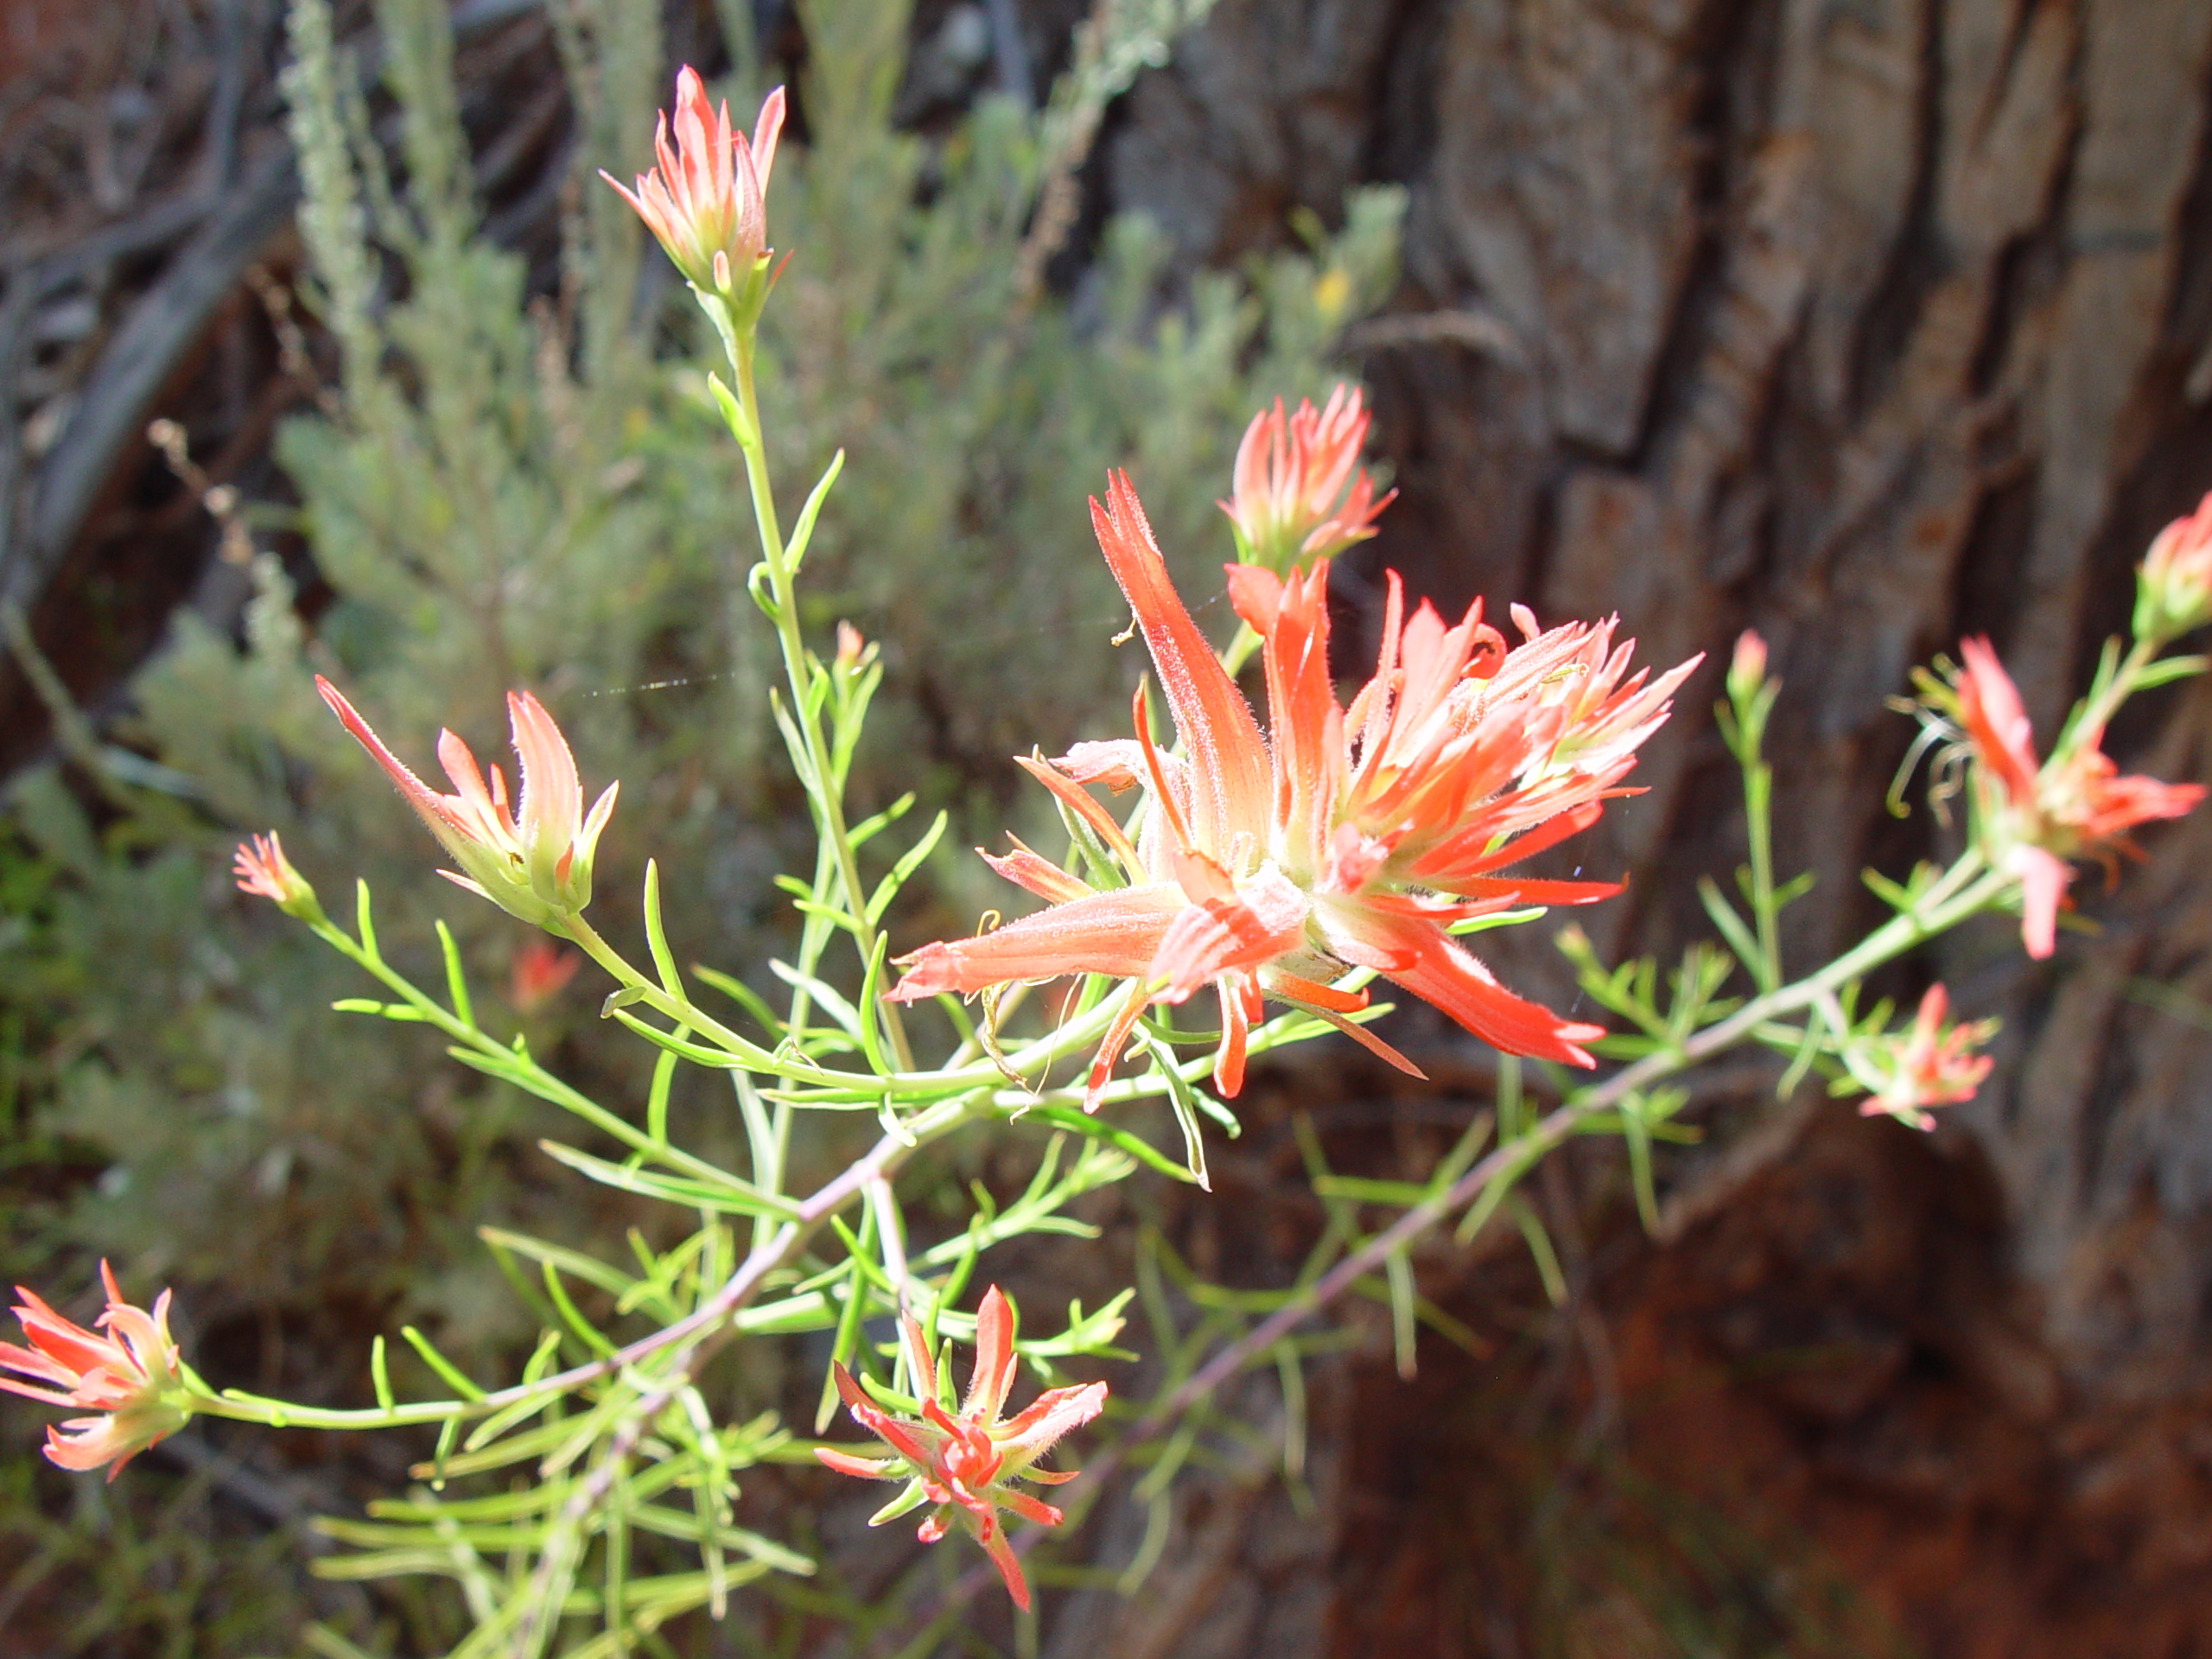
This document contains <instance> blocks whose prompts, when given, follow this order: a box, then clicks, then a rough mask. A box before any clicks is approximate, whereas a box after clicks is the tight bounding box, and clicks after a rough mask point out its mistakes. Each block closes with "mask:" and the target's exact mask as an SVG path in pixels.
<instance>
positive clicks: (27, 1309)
mask: <svg viewBox="0 0 2212 1659" xmlns="http://www.w3.org/2000/svg"><path fill="white" fill-rule="evenodd" d="M100 1282H101V1283H102V1284H103V1285H104V1286H105V1287H106V1289H107V1310H106V1311H105V1313H102V1314H101V1315H100V1316H99V1319H95V1320H94V1321H93V1323H94V1324H95V1325H99V1326H101V1327H103V1328H104V1330H105V1335H103V1334H102V1333H101V1332H99V1331H87V1330H86V1329H85V1327H84V1326H83V1325H76V1324H73V1323H72V1322H71V1321H70V1320H67V1319H63V1318H62V1317H61V1315H60V1314H59V1313H55V1312H54V1310H53V1309H52V1308H50V1307H48V1306H47V1305H46V1303H45V1302H44V1301H42V1300H40V1299H39V1297H38V1295H37V1294H35V1292H32V1291H29V1290H25V1289H24V1288H23V1287H22V1286H21V1285H18V1286H16V1295H18V1296H20V1297H21V1298H22V1302H21V1303H20V1304H19V1305H18V1306H16V1319H18V1320H20V1321H21V1322H22V1327H23V1337H24V1339H25V1340H26V1341H28V1342H29V1344H30V1346H29V1348H18V1347H16V1346H15V1345H14V1344H12V1343H5V1342H0V1371H13V1372H15V1373H16V1376H13V1377H10V1376H0V1389H7V1390H8V1391H9V1392H10V1394H20V1395H26V1396H28V1397H29V1398H30V1399H33V1400H42V1401H44V1402H47V1403H48V1405H54V1406H76V1407H80V1408H86V1409H88V1410H91V1411H94V1412H97V1413H99V1415H98V1416H94V1417H73V1418H70V1419H69V1420H68V1421H65V1422H64V1423H62V1425H61V1426H60V1427H59V1428H51V1427H50V1428H48V1430H47V1431H46V1455H47V1456H48V1458H50V1459H53V1460H54V1462H55V1463H57V1464H59V1465H61V1467H63V1468H64V1469H76V1470H84V1469H97V1468H99V1466H100V1465H102V1464H105V1465H107V1478H109V1479H110V1480H113V1479H114V1478H116V1476H117V1475H118V1474H119V1473H120V1472H121V1471H122V1469H123V1465H124V1464H126V1463H128V1462H130V1459H133V1458H135V1457H136V1456H137V1455H138V1453H140V1452H143V1451H144V1450H145V1449H146V1448H147V1447H148V1446H151V1445H153V1444H154V1443H155V1442H156V1440H162V1439H164V1438H166V1437H167V1436H168V1435H171V1434H174V1433H176V1431H177V1430H178V1429H180V1428H182V1427H184V1426H185V1424H186V1423H187V1422H188V1421H191V1418H192V1408H191V1406H190V1404H189V1401H190V1399H191V1394H190V1390H189V1389H188V1388H187V1387H186V1385H185V1382H184V1375H183V1362H182V1361H181V1359H179V1357H178V1356H177V1347H176V1343H175V1341H174V1340H173V1339H172V1338H170V1336H169V1293H168V1292H167V1291H166V1290H165V1291H163V1292H162V1294H161V1295H160V1296H158V1297H157V1298H156V1299H155V1302H154V1311H153V1312H152V1313H148V1312H147V1311H146V1310H145V1309H144V1308H143V1307H134V1306H131V1305H130V1303H129V1302H126V1301H124V1300H123V1292H122V1290H121V1289H120V1288H118V1286H117V1284H116V1282H115V1274H113V1273H112V1272H111V1270H110V1269H109V1268H108V1265H107V1263H106V1262H101V1263H100ZM18 1377H28V1378H29V1379H30V1381H29V1382H19V1381H17V1380H16V1378H18ZM64 1431H67V1432H66V1433H65V1432H64Z"/></svg>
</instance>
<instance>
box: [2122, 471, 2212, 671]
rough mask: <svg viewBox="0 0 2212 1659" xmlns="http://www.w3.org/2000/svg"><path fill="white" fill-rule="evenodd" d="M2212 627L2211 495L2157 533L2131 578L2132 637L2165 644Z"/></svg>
mask: <svg viewBox="0 0 2212 1659" xmlns="http://www.w3.org/2000/svg"><path fill="white" fill-rule="evenodd" d="M2206 622H2212V493H2208V494H2207V495H2206V496H2205V498H2204V499H2203V500H2202V501H2200V502H2199V503H2197V506H2196V512H2192V513H2190V514H2188V515H2187V516H2186V517H2183V518H2177V519H2175V520H2174V521H2173V523H2171V524H2168V525H2167V526H2166V527H2165V528H2164V530H2162V531H2159V532H2158V539H2157V540H2155V541H2153V542H2152V543H2151V550H2150V552H2149V553H2147V554H2145V556H2144V559H2143V567H2142V569H2140V570H2139V572H2138V573H2137V575H2136V582H2135V618H2134V632H2135V637H2136V638H2137V639H2150V640H2158V641H2163V640H2167V639H2175V638H2177V637H2178V636H2179V635H2182V634H2184V633H2187V632H2189V631H2190V629H2191V628H2195V627H2200V626H2202V625H2203V624H2205V623H2206Z"/></svg>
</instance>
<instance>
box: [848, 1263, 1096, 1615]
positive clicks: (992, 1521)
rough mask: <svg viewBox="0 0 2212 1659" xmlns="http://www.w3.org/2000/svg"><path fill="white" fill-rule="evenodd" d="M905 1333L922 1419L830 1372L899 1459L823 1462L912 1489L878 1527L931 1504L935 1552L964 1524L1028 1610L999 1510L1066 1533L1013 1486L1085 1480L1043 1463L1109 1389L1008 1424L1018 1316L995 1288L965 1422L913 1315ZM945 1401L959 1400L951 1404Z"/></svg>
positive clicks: (983, 1312) (1038, 1404) (1071, 1394)
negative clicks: (942, 1392) (941, 1389)
mask: <svg viewBox="0 0 2212 1659" xmlns="http://www.w3.org/2000/svg"><path fill="white" fill-rule="evenodd" d="M899 1337H900V1340H901V1342H902V1344H904V1346H905V1349H906V1368H907V1370H908V1371H909V1372H910V1373H912V1376H913V1379H914V1390H915V1394H916V1395H917V1397H918V1401H919V1403H920V1407H921V1416H920V1418H919V1419H918V1420H917V1419H914V1418H912V1417H895V1416H893V1415H892V1414H891V1413H889V1412H887V1411H886V1410H885V1409H884V1408H882V1407H880V1406H879V1405H877V1404H876V1403H875V1402H874V1401H873V1400H871V1399H869V1398H868V1395H867V1393H866V1392H865V1391H864V1390H863V1389H861V1385H860V1384H859V1383H855V1381H854V1380H853V1377H852V1373H850V1372H849V1371H848V1370H846V1369H845V1368H844V1367H843V1366H842V1365H838V1364H836V1363H832V1365H831V1367H830V1370H832V1372H833V1373H834V1374H835V1375H836V1383H837V1393H838V1395H839V1396H840V1397H841V1398H842V1400H843V1401H844V1402H845V1409H846V1410H848V1411H849V1412H850V1413H851V1414H852V1416H853V1421H855V1422H856V1423H858V1424H859V1425H860V1426H861V1427H862V1428H865V1429H867V1430H868V1433H871V1434H874V1435H875V1436H876V1437H877V1438H878V1439H880V1440H882V1441H883V1442H884V1444H885V1445H887V1446H889V1447H890V1448H891V1450H892V1452H893V1453H894V1455H893V1456H892V1457H888V1458H856V1457H855V1456H853V1455H852V1454H851V1453H850V1452H840V1451H837V1450H836V1448H834V1447H831V1446H817V1447H816V1448H815V1452H814V1455H815V1456H816V1457H817V1458H819V1459H821V1460H822V1461H823V1463H825V1464H827V1465H829V1467H830V1468H832V1469H835V1470H836V1471H837V1472H838V1473H839V1474H843V1475H858V1476H860V1477H861V1478H864V1479H868V1480H904V1481H905V1482H906V1491H904V1492H902V1493H900V1494H899V1497H895V1498H893V1500H892V1501H891V1502H890V1503H887V1504H886V1505H885V1506H884V1507H883V1508H882V1509H880V1510H878V1511H877V1512H876V1513H875V1515H874V1516H872V1517H870V1519H869V1521H868V1524H869V1525H870V1526H872V1527H873V1526H880V1525H882V1524H883V1522H887V1521H894V1520H896V1519H898V1517H899V1516H902V1515H906V1514H908V1513H910V1512H912V1510H918V1509H919V1508H921V1507H922V1505H924V1504H925V1503H927V1504H931V1505H934V1506H935V1507H934V1508H933V1509H932V1510H931V1512H930V1515H929V1516H928V1518H927V1519H925V1521H924V1522H922V1524H921V1527H920V1529H918V1531H917V1533H916V1534H915V1535H916V1536H917V1537H918V1538H919V1539H920V1540H921V1541H923V1542H924V1543H925V1544H933V1543H935V1542H937V1541H938V1539H940V1538H942V1537H944V1535H945V1533H946V1531H947V1530H948V1529H949V1528H950V1522H952V1521H953V1520H955V1519H957V1520H958V1521H959V1522H960V1523H961V1525H962V1526H963V1527H965V1528H966V1529H967V1530H968V1532H969V1535H970V1536H972V1537H973V1538H974V1539H975V1540H976V1542H978V1543H980V1544H981V1545H982V1547H983V1548H984V1550H985V1551H986V1552H987V1553H988V1554H989V1556H990V1558H991V1561H992V1564H993V1565H995V1567H997V1568H998V1570H999V1575H1000V1576H1001V1578H1003V1579H1004V1580H1006V1587H1007V1594H1009V1595H1011V1596H1012V1597H1013V1598H1014V1605H1015V1606H1017V1607H1020V1608H1022V1609H1023V1610H1025V1611H1027V1608H1028V1606H1029V1586H1028V1584H1027V1582H1026V1581H1025V1580H1023V1578H1022V1576H1021V1563H1020V1560H1017V1559H1015V1556H1014V1551H1013V1549H1012V1548H1010V1547H1009V1546H1008V1545H1007V1541H1006V1528H1005V1526H1004V1524H1003V1523H1002V1522H1001V1520H1000V1517H999V1511H1000V1510H1013V1511H1014V1513H1015V1514H1016V1515H1018V1516H1021V1517H1022V1518H1023V1519H1024V1520H1027V1521H1034V1522H1037V1523H1038V1524H1039V1526H1046V1527H1057V1526H1058V1525H1059V1524H1060V1522H1061V1521H1062V1520H1063V1519H1064V1517H1063V1516H1062V1515H1061V1514H1060V1512H1059V1510H1057V1509H1055V1508H1053V1507H1052V1505H1051V1504H1050V1503H1043V1502H1040V1501H1039V1499H1037V1498H1034V1497H1031V1496H1030V1495H1029V1494H1028V1493H1027V1492H1024V1491H1018V1490H1016V1489H1015V1487H1014V1485H1013V1484H1011V1483H1013V1482H1014V1481H1029V1482H1033V1483H1034V1484H1039V1485H1048V1486H1057V1485H1059V1484H1061V1483H1062V1482H1064V1481H1070V1480H1073V1479H1074V1478H1076V1475H1077V1473H1078V1472H1079V1471H1076V1470H1072V1469H1071V1470H1066V1471H1051V1470H1046V1469H1039V1468H1038V1467H1037V1466H1036V1465H1037V1460H1038V1459H1039V1458H1041V1457H1043V1456H1044V1455H1045V1454H1046V1452H1049V1451H1051V1450H1052V1447H1053V1446H1055V1445H1056V1444H1057V1443H1058V1441H1059V1440H1060V1439H1061V1438H1062V1437H1063V1436H1064V1435H1065V1434H1066V1433H1068V1432H1069V1431H1070V1430H1071V1429H1075V1428H1080V1427H1082V1426H1083V1425H1084V1424H1085V1423H1087V1422H1089V1421H1090V1420H1091V1419H1092V1418H1094V1417H1096V1415H1097V1414H1099V1412H1100V1411H1101V1410H1103V1408H1104V1407H1105V1404H1106V1385H1105V1384H1104V1383H1084V1384H1083V1385H1081V1386H1080V1387H1077V1388H1065V1389H1048V1390H1046V1392H1045V1393H1043V1394H1040V1395H1038V1396H1037V1398H1036V1399H1035V1400H1034V1401H1033V1402H1031V1403H1030V1406H1029V1408H1028V1409H1027V1410H1026V1411H1023V1412H1021V1413H1020V1414H1018V1415H1016V1416H1014V1417H1013V1418H1010V1419H1008V1420H1007V1421H1003V1422H1001V1421H1000V1416H1001V1414H1002V1413H1003V1412H1004V1411H1005V1410H1006V1397H1007V1392H1008V1391H1009V1390H1010V1389H1012V1388H1013V1387H1014V1310H1013V1309H1012V1308H1011V1307H1009V1306H1007V1300H1006V1298H1005V1297H1004V1296H1002V1295H1001V1294H999V1287H997V1286H996V1285H993V1286H992V1287H990V1289H989V1290H988V1292H986V1293H985V1294H984V1296H983V1300H982V1306H979V1307H978V1308H977V1309H976V1370H975V1373H974V1375H973V1376H970V1377H969V1383H968V1395H967V1398H966V1399H965V1400H963V1401H962V1402H961V1405H960V1409H959V1411H958V1412H957V1414H956V1413H953V1412H950V1411H948V1410H946V1409H945V1408H944V1404H943V1403H942V1402H940V1401H939V1399H938V1376H937V1362H936V1360H935V1358H934V1357H932V1356H931V1353H930V1349H929V1342H928V1339H927V1338H925V1337H924V1336H923V1334H922V1328H921V1326H920V1325H918V1324H917V1323H915V1321H914V1319H913V1316H912V1315H911V1314H902V1315H900V1317H899ZM949 1386H950V1385H948V1388H949ZM945 1397H946V1398H947V1399H950V1394H949V1393H948V1394H947V1395H946V1396H945Z"/></svg>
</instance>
